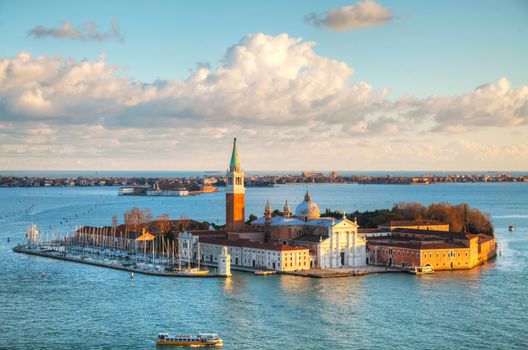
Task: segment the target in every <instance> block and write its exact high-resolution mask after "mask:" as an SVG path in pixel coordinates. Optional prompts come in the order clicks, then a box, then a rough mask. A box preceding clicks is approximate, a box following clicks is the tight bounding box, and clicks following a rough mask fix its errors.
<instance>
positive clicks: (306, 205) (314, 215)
mask: <svg viewBox="0 0 528 350" xmlns="http://www.w3.org/2000/svg"><path fill="white" fill-rule="evenodd" d="M295 216H296V217H298V218H299V219H302V220H312V219H318V218H319V217H320V216H321V212H320V210H319V207H318V206H317V204H315V203H314V202H312V197H310V193H309V192H308V191H306V195H305V196H304V201H302V202H301V203H299V204H298V205H297V208H295Z"/></svg>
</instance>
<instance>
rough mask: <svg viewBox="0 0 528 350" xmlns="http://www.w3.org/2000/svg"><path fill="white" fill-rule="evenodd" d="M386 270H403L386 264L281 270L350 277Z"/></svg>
mask: <svg viewBox="0 0 528 350" xmlns="http://www.w3.org/2000/svg"><path fill="white" fill-rule="evenodd" d="M388 272H405V271H403V270H402V269H399V268H395V267H386V266H373V265H366V266H357V267H340V268H335V269H310V270H306V271H292V272H282V273H284V274H288V275H295V276H302V277H313V278H333V277H350V276H364V275H370V274H374V273H388Z"/></svg>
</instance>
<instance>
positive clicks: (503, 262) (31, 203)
mask: <svg viewBox="0 0 528 350" xmlns="http://www.w3.org/2000/svg"><path fill="white" fill-rule="evenodd" d="M305 189H306V186H304V185H289V186H280V187H276V188H262V189H257V188H250V189H247V193H246V202H247V211H246V214H247V215H249V214H250V213H255V214H259V215H260V213H261V212H263V208H264V204H265V203H266V200H268V199H269V200H270V202H271V203H272V205H273V206H274V208H281V207H282V205H283V203H284V200H285V199H288V201H289V202H290V203H291V204H294V203H297V202H298V201H300V200H301V198H302V196H303V194H304V191H305ZM310 191H311V193H312V198H313V200H314V201H316V202H317V203H318V204H319V206H320V207H321V209H322V210H324V209H325V208H332V209H340V210H346V211H347V212H352V211H354V210H356V209H357V210H366V209H377V208H389V207H391V206H392V204H393V203H395V202H399V201H417V202H421V203H424V204H428V203H430V202H440V201H447V202H450V203H458V202H462V201H465V202H467V203H469V204H470V205H471V206H475V207H477V208H480V209H482V210H484V211H486V212H489V213H490V214H491V215H492V218H493V221H494V224H495V226H496V236H497V239H498V242H499V249H500V251H501V256H499V257H498V258H497V259H496V260H495V261H493V262H490V263H489V264H487V265H485V266H484V267H482V268H480V269H474V270H471V271H457V272H441V273H436V274H434V275H425V276H412V275H406V274H380V275H370V276H364V277H356V278H354V277H350V278H342V279H326V280H317V279H308V278H301V277H292V276H267V277H257V276H254V275H251V274H247V273H237V272H235V274H234V276H233V277H232V278H230V279H227V280H223V279H174V278H161V277H151V276H142V275H136V278H135V280H133V281H131V280H130V278H129V275H128V274H127V273H126V272H122V271H114V270H109V269H104V268H99V267H95V266H89V265H82V264H75V263H69V262H63V261H57V260H51V259H46V258H39V257H33V256H26V255H21V254H16V253H14V252H12V250H11V249H12V247H13V246H14V245H15V244H17V243H18V242H21V241H22V238H23V236H24V232H25V229H26V226H27V225H28V224H29V223H36V224H37V225H38V226H40V227H43V228H44V229H45V231H48V232H52V230H59V229H60V230H62V231H63V232H64V231H65V230H66V228H67V226H68V225H70V226H73V225H83V224H96V225H102V224H106V225H110V224H111V218H112V215H113V214H117V215H118V216H119V217H120V218H121V217H122V214H123V212H124V211H125V210H127V209H129V208H130V207H132V206H140V207H148V208H151V209H152V210H153V211H154V213H155V214H156V215H159V214H163V213H168V214H170V215H171V217H172V218H178V217H179V216H180V215H181V214H182V213H185V214H187V215H188V216H189V217H191V218H195V219H198V220H208V221H214V222H218V223H221V222H222V221H223V215H224V195H223V193H216V194H210V195H203V196H196V197H188V198H169V197H166V198H146V197H118V196H117V188H20V189H6V188H2V189H0V267H1V269H0V300H1V303H2V304H1V305H2V307H1V309H0V348H9V349H17V348H31V349H33V348H46V349H66V348H68V349H69V348H81V349H84V348H104V349H113V348H143V349H154V348H155V344H154V339H155V337H156V335H157V333H158V332H160V331H164V330H168V331H185V332H198V331H210V332H217V333H219V334H220V335H221V336H222V338H223V339H224V343H225V346H224V348H226V349H260V348H284V349H296V348H298V349H301V348H302V349H305V348H309V349H334V348H347V349H352V348H354V349H380V348H393V349H446V348H451V349H460V348H472V349H474V348H475V349H476V348H488V349H497V348H501V349H515V348H517V349H522V348H528V282H527V281H528V253H527V251H528V184H526V183H522V184H442V185H432V186H383V185H381V186H376V185H368V186H360V185H315V186H310ZM65 219H67V220H68V221H66V220H65ZM61 220H62V224H61ZM509 224H515V225H516V227H517V231H516V232H513V233H512V232H508V231H507V227H508V225H509ZM8 238H10V242H8V241H7V240H8ZM41 271H45V272H46V277H45V278H44V279H42V278H40V277H39V273H40V272H41Z"/></svg>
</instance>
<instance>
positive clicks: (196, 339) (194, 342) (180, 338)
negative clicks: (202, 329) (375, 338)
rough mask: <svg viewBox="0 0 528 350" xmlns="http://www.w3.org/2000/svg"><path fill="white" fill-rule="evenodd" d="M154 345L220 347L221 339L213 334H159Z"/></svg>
mask: <svg viewBox="0 0 528 350" xmlns="http://www.w3.org/2000/svg"><path fill="white" fill-rule="evenodd" d="M156 345H157V346H160V345H179V346H192V347H197V346H222V339H221V338H220V337H219V336H218V335H217V334H214V333H198V334H197V335H192V334H176V335H170V334H169V333H159V334H158V339H157V340H156Z"/></svg>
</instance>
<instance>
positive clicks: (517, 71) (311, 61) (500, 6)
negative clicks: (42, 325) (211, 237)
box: [0, 0, 528, 173]
mask: <svg viewBox="0 0 528 350" xmlns="http://www.w3.org/2000/svg"><path fill="white" fill-rule="evenodd" d="M526 38H528V2H526V1H513V0H512V1H500V2H499V1H485V0H481V1H474V0H467V1H381V0H379V1H374V0H363V1H286V2H285V1H263V2H256V1H252V2H248V1H159V0H158V1H111V2H110V1H85V2H81V1H76V2H72V1H46V2H44V1H24V0H17V1H7V0H0V173H1V170H218V169H225V168H226V167H227V164H228V161H229V156H230V149H231V147H232V139H233V138H234V137H237V140H238V143H237V144H238V148H239V155H240V158H241V162H242V166H243V168H245V169H247V170H252V171H263V170H270V171H272V170H275V171H282V170H291V171H300V170H349V171H354V170H357V171H368V170H438V171H450V170H482V171H485V170H504V171H507V170H512V171H513V170H520V171H525V170H528V141H527V140H528V127H527V124H528V63H527V62H528V40H526Z"/></svg>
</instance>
